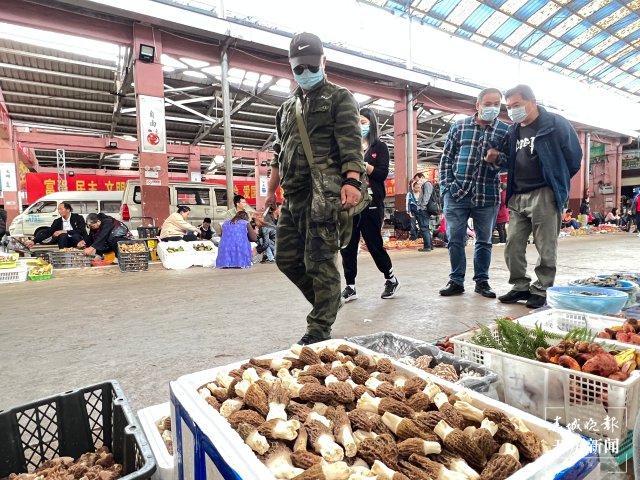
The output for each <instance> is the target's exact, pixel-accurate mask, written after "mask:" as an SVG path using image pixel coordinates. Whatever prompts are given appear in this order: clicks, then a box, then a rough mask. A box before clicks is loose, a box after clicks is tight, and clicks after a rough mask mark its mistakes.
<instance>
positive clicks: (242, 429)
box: [236, 423, 269, 455]
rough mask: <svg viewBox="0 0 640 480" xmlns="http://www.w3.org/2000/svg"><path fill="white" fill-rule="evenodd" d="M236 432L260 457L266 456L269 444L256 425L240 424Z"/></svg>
mask: <svg viewBox="0 0 640 480" xmlns="http://www.w3.org/2000/svg"><path fill="white" fill-rule="evenodd" d="M236 431H237V432H238V434H239V435H240V436H241V437H242V440H244V443H246V444H247V445H248V446H249V447H250V448H251V450H253V451H254V452H256V453H258V454H259V455H264V454H265V453H267V450H269V442H268V441H267V439H266V438H265V437H264V436H263V435H260V433H259V432H258V429H257V428H256V427H255V426H254V425H251V424H249V423H240V424H238V425H237V428H236Z"/></svg>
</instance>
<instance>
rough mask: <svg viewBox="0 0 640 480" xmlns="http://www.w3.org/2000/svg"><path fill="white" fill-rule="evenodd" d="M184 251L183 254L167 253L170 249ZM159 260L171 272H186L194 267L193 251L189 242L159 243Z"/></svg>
mask: <svg viewBox="0 0 640 480" xmlns="http://www.w3.org/2000/svg"><path fill="white" fill-rule="evenodd" d="M180 247H182V248H183V249H184V251H183V252H173V253H167V249H169V248H180ZM156 251H157V253H158V258H159V259H160V261H161V262H162V266H163V267H164V268H166V269H169V270H184V269H185V268H189V267H191V266H193V249H192V248H191V245H189V242H185V241H183V240H180V241H177V242H158V247H157V250H156Z"/></svg>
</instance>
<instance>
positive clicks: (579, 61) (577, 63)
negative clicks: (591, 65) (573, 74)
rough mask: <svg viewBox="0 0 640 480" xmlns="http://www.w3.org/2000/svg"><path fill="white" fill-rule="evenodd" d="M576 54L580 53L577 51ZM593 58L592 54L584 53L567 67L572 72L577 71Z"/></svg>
mask: <svg viewBox="0 0 640 480" xmlns="http://www.w3.org/2000/svg"><path fill="white" fill-rule="evenodd" d="M576 52H578V50H576ZM591 58H592V57H591V55H590V54H588V53H582V54H581V55H579V56H578V57H577V58H575V59H574V60H573V61H572V62H571V63H570V64H569V65H567V68H569V69H571V70H577V69H578V68H579V67H580V66H581V65H584V63H586V62H588V61H589V59H591Z"/></svg>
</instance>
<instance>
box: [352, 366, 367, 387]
mask: <svg viewBox="0 0 640 480" xmlns="http://www.w3.org/2000/svg"><path fill="white" fill-rule="evenodd" d="M351 380H353V381H354V382H356V383H357V384H358V385H364V384H365V383H366V382H367V380H369V373H368V372H367V371H366V370H365V369H364V368H362V367H356V368H354V369H353V370H352V371H351Z"/></svg>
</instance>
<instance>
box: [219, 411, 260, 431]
mask: <svg viewBox="0 0 640 480" xmlns="http://www.w3.org/2000/svg"><path fill="white" fill-rule="evenodd" d="M227 422H229V424H231V427H232V428H237V426H238V425H239V424H241V423H248V424H249V425H253V426H254V427H256V428H258V427H259V426H260V425H262V424H263V423H264V422H265V418H264V417H263V416H262V415H260V414H259V413H258V412H256V411H255V410H239V411H237V412H233V413H232V414H231V415H229V416H228V417H227Z"/></svg>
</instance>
